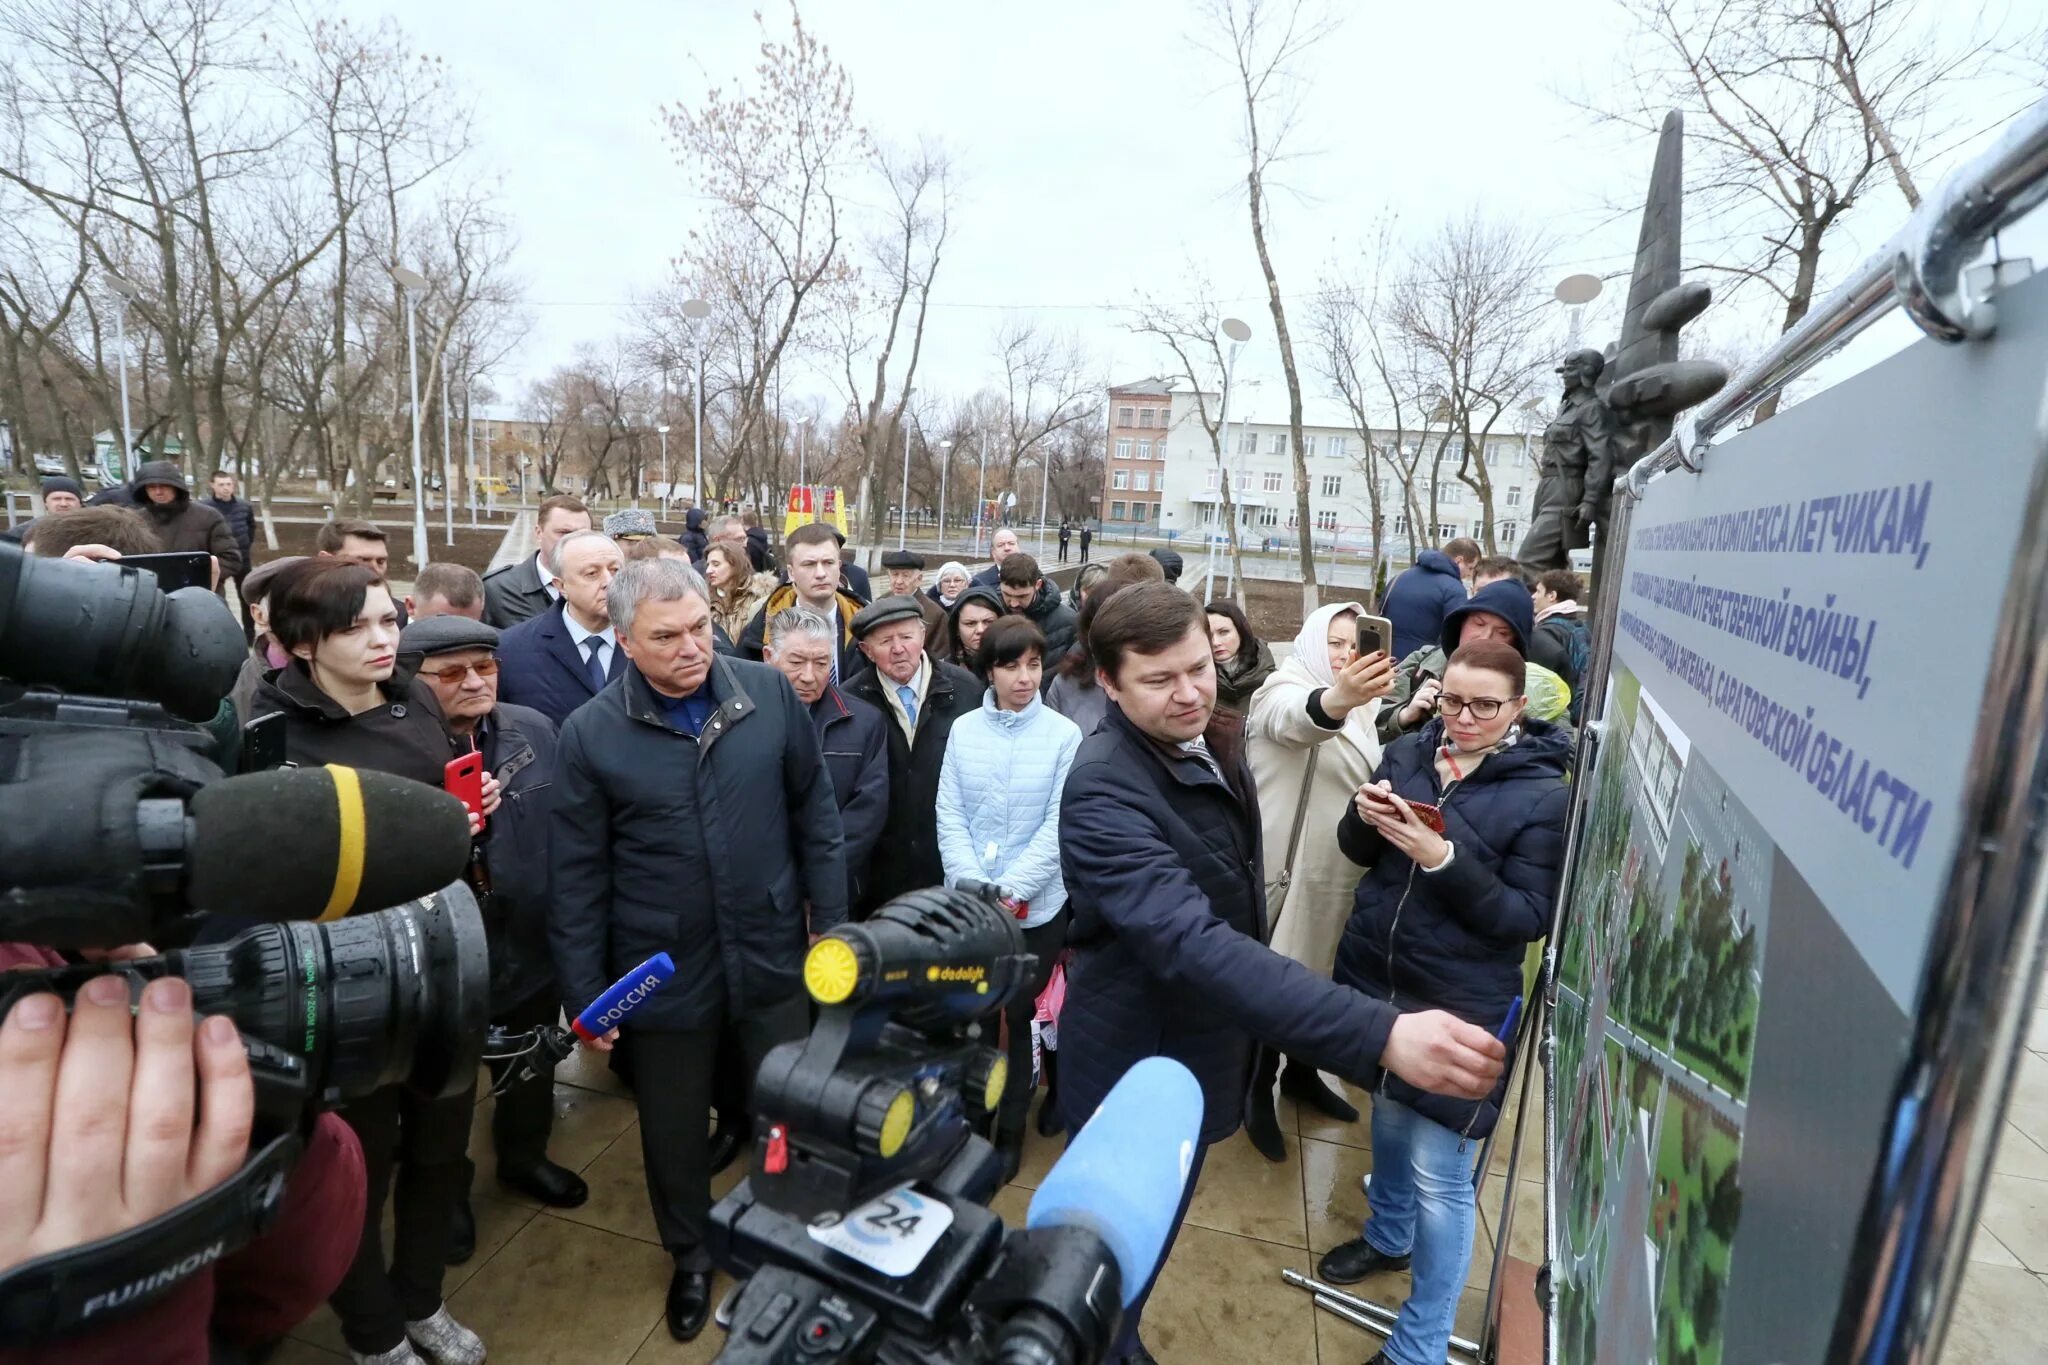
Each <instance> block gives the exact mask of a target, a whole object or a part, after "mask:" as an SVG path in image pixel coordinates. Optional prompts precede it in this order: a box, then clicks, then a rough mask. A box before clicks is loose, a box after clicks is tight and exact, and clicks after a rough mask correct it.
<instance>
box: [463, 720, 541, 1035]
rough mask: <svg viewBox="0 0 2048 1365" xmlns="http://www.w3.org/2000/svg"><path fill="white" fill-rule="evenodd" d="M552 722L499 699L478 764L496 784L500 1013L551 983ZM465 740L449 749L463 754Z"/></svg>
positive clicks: (494, 875)
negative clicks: (549, 861) (549, 918)
mask: <svg viewBox="0 0 2048 1365" xmlns="http://www.w3.org/2000/svg"><path fill="white" fill-rule="evenodd" d="M555 742H556V740H555V726H554V723H553V722H552V721H550V720H549V719H548V718H547V717H546V716H543V715H542V714H540V712H538V711H535V710H532V709H530V708H528V707H524V706H506V705H504V704H502V703H501V704H499V705H498V706H497V707H495V708H493V710H492V711H491V715H490V719H489V720H488V721H487V722H486V723H485V725H484V768H485V769H486V770H487V771H488V772H489V773H490V774H491V776H493V777H495V778H497V779H498V785H499V786H500V787H501V788H502V791H501V792H500V799H499V802H498V809H497V812H496V813H495V814H494V815H492V816H491V820H490V825H489V827H488V828H487V829H485V830H484V867H485V868H486V869H487V870H488V871H489V873H490V878H491V902H492V903H491V905H490V906H489V907H488V913H487V914H486V915H485V917H484V930H485V933H486V935H487V937H488V940H489V943H490V948H491V1012H492V1013H493V1014H503V1013H504V1012H506V1011H507V1010H510V1009H512V1008H513V1007H514V1006H517V1005H519V1004H522V1003H523V1002H525V1001H527V1000H530V999H532V998H533V996H534V995H535V994H536V993H538V992H540V991H542V990H545V989H548V988H550V987H552V986H553V985H554V984H555V962H554V957H553V955H552V953H551V952H550V951H549V948H548V905H549V901H550V897H549V895H548V834H549V822H550V820H551V818H552V816H553V814H554V806H555ZM465 746H466V742H464V743H460V744H457V745H454V746H451V752H454V753H461V752H463V750H464V747H465Z"/></svg>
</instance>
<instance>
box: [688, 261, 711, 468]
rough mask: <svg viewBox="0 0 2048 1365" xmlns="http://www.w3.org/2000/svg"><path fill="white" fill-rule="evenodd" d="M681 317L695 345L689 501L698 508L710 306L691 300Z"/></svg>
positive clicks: (702, 453)
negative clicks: (694, 464) (694, 453)
mask: <svg viewBox="0 0 2048 1365" xmlns="http://www.w3.org/2000/svg"><path fill="white" fill-rule="evenodd" d="M683 316H684V317H686V318H688V319H689V320H690V338H691V340H692V341H694V342H695V343H696V345H697V421H696V424H695V426H694V427H693V428H692V430H691V432H690V436H691V439H692V440H694V441H695V442H696V446H697V475H696V479H697V481H696V483H695V485H694V486H692V487H691V489H690V501H691V502H692V503H694V504H695V505H696V506H698V507H702V506H703V505H704V319H705V318H708V317H710V316H711V305H710V304H708V303H706V302H705V301H704V300H703V299H691V300H690V301H689V302H688V303H685V304H684V305H683Z"/></svg>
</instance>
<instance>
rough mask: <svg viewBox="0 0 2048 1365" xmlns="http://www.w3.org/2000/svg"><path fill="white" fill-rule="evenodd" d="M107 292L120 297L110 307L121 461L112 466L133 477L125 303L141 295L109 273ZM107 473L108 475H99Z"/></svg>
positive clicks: (139, 290)
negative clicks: (117, 357) (118, 374)
mask: <svg viewBox="0 0 2048 1365" xmlns="http://www.w3.org/2000/svg"><path fill="white" fill-rule="evenodd" d="M107 288H109V289H111V290H113V291H114V293H115V294H117V295H119V296H120V302H118V303H116V304H115V305H114V349H115V350H116V351H117V352H119V353H120V357H121V458H120V460H119V462H118V463H117V464H116V465H115V469H117V470H118V471H119V472H120V475H121V477H122V478H124V479H126V478H132V477H134V474H135V471H134V470H133V469H131V468H129V465H130V464H131V463H132V462H133V461H134V458H135V425H134V423H133V422H132V421H130V420H129V417H128V317H127V314H128V302H129V300H131V299H134V298H136V297H138V296H140V295H141V293H142V287H141V286H140V285H138V284H136V283H135V281H133V280H130V279H126V278H124V277H122V276H120V275H116V274H114V273H113V272H112V271H108V272H107ZM102 472H110V471H102Z"/></svg>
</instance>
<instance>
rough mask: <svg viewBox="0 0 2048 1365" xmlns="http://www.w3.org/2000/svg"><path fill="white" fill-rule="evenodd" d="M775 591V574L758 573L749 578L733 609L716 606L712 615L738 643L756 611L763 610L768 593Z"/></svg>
mask: <svg viewBox="0 0 2048 1365" xmlns="http://www.w3.org/2000/svg"><path fill="white" fill-rule="evenodd" d="M774 591H775V575H774V574H772V573H757V574H755V575H754V576H753V577H752V578H749V579H748V580H747V584H746V586H745V587H744V588H743V589H741V590H740V593H739V595H738V597H737V600H735V601H734V603H733V607H732V610H730V611H720V610H718V609H717V608H716V607H714V608H712V610H711V617H712V619H713V620H715V621H717V622H718V624H719V626H720V628H721V629H723V630H724V631H725V635H726V638H727V639H729V640H731V641H732V642H733V644H734V645H738V644H739V642H740V632H742V631H744V630H745V629H746V628H747V622H749V621H751V620H753V619H754V615H755V613H756V612H758V611H760V610H761V604H762V603H764V602H766V601H767V600H768V594H770V593H772V592H774Z"/></svg>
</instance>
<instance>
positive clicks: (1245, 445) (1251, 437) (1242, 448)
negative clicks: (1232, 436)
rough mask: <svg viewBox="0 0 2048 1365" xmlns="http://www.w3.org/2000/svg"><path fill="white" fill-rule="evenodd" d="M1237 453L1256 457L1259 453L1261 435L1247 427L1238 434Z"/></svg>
mask: <svg viewBox="0 0 2048 1365" xmlns="http://www.w3.org/2000/svg"><path fill="white" fill-rule="evenodd" d="M1237 453H1238V454H1240V455H1256V454H1258V453H1259V433H1257V432H1256V431H1253V430H1252V429H1251V428H1250V427H1246V428H1244V429H1243V430H1241V431H1239V432H1238V433H1237Z"/></svg>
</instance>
